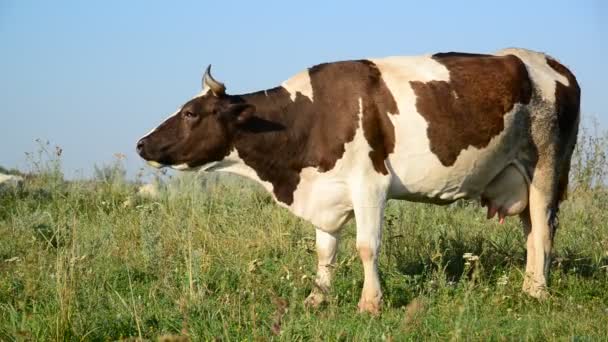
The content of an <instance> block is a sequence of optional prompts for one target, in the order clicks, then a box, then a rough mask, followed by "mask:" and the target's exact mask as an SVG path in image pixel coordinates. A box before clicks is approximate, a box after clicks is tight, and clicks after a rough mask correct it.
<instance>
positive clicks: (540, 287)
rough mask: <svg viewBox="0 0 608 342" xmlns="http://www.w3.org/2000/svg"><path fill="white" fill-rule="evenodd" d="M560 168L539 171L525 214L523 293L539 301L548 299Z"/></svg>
mask: <svg viewBox="0 0 608 342" xmlns="http://www.w3.org/2000/svg"><path fill="white" fill-rule="evenodd" d="M558 170H559V169H558V168H556V167H546V168H538V169H537V170H536V171H535V172H534V176H533V180H532V184H531V185H530V195H529V196H530V200H529V208H528V209H529V210H527V211H525V212H524V213H522V222H523V224H524V233H525V234H526V239H527V241H526V249H527V260H526V274H525V278H524V283H523V291H524V292H526V293H528V294H529V295H531V296H532V297H536V298H544V297H546V296H547V281H548V278H549V267H550V264H551V249H552V246H553V237H554V234H555V231H556V229H557V223H558V222H557V211H558V205H559V202H558V198H557V196H558V194H557V181H558V177H559V176H558Z"/></svg>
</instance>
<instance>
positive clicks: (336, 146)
mask: <svg viewBox="0 0 608 342" xmlns="http://www.w3.org/2000/svg"><path fill="white" fill-rule="evenodd" d="M579 103H580V88H579V86H578V83H577V81H576V78H575V76H574V75H573V74H572V73H571V72H570V71H569V69H567V68H566V67H565V66H564V65H562V64H561V63H560V62H558V61H557V60H556V59H554V58H552V57H550V56H548V55H546V54H544V53H539V52H535V51H530V50H526V49H518V48H509V49H504V50H500V51H498V52H496V53H493V54H469V53H458V52H448V53H436V54H428V55H422V56H402V57H387V58H378V59H362V60H351V61H340V62H332V63H324V64H319V65H316V66H313V67H311V68H308V69H307V70H305V71H303V72H301V73H298V74H296V75H295V76H293V77H292V78H290V79H288V80H287V81H285V82H283V83H282V84H281V85H280V86H277V87H274V88H271V89H267V90H262V91H257V92H252V93H248V94H243V95H229V94H228V93H226V87H225V85H224V84H223V83H221V82H219V81H217V80H216V79H215V78H213V76H211V73H210V66H209V67H208V68H207V70H206V72H205V74H204V76H203V91H202V92H201V93H200V94H199V95H198V96H196V97H194V98H193V99H191V100H189V101H187V102H186V103H185V104H184V105H182V106H181V107H180V108H179V109H178V110H177V111H176V112H175V113H174V114H173V115H172V116H170V117H169V118H168V119H166V120H165V121H164V122H162V123H161V124H160V125H159V126H158V127H156V128H155V129H153V130H152V131H151V132H150V133H149V134H147V135H146V136H144V137H143V138H141V139H140V140H139V141H138V142H137V152H138V153H139V155H140V156H141V157H142V158H143V159H145V160H146V161H147V162H148V163H149V164H150V165H152V166H154V167H171V168H173V169H177V170H201V171H224V172H231V173H235V174H238V175H242V176H245V177H248V178H251V179H253V180H255V181H257V182H258V183H260V184H262V186H263V187H264V188H265V189H266V190H267V191H268V192H270V193H271V194H272V196H273V198H274V199H275V200H276V202H278V204H279V205H281V206H283V207H285V208H287V209H288V210H289V211H291V212H292V213H293V214H295V215H297V216H298V217H300V218H302V219H304V220H307V221H309V222H310V223H312V224H313V225H314V227H315V229H316V250H317V254H318V266H317V275H316V279H315V286H314V287H313V290H312V291H311V293H310V295H309V296H308V297H307V298H306V300H305V304H307V305H309V306H312V307H317V306H318V305H319V304H321V303H322V302H324V301H325V300H326V296H327V293H328V291H329V290H330V286H331V278H332V274H331V273H332V272H331V270H332V265H333V264H334V263H335V261H336V248H337V246H338V239H339V233H340V229H341V227H342V226H344V224H345V223H346V222H347V221H349V219H351V218H352V217H354V218H355V223H356V248H357V250H358V253H359V256H360V259H361V262H362V264H363V271H364V282H363V289H362V293H361V297H360V301H359V304H358V309H359V311H360V312H370V313H374V314H375V313H378V312H379V310H380V308H381V298H382V290H381V288H380V281H379V277H378V266H377V260H378V251H379V249H380V241H381V235H382V219H383V210H384V208H385V205H386V202H387V200H389V199H401V200H407V201H414V202H427V203H435V204H449V203H452V202H454V201H457V200H459V199H471V200H478V201H480V202H481V205H482V206H485V207H487V216H488V218H492V217H494V216H498V219H499V220H500V222H503V221H504V219H505V217H507V216H514V215H519V217H520V219H521V222H522V224H523V230H524V234H525V236H526V239H527V242H526V247H527V261H526V271H525V277H524V282H523V291H524V292H526V293H528V294H530V295H531V296H532V297H537V298H543V297H545V296H547V294H548V292H547V278H548V274H549V265H550V254H551V248H552V244H553V238H554V235H555V231H556V229H557V213H558V208H559V205H560V202H561V201H562V200H564V199H565V197H566V188H567V185H568V173H569V169H570V159H571V156H572V153H573V149H574V146H575V143H576V139H577V134H578V126H579V121H580V115H579Z"/></svg>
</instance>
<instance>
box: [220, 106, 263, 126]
mask: <svg viewBox="0 0 608 342" xmlns="http://www.w3.org/2000/svg"><path fill="white" fill-rule="evenodd" d="M254 113H255V106H254V105H251V104H248V103H235V104H231V105H229V106H228V108H227V109H226V110H225V111H224V112H223V113H222V116H223V118H224V119H227V120H231V121H234V122H236V123H237V124H239V125H241V124H244V123H246V122H247V121H249V119H251V118H252V117H253V114H254Z"/></svg>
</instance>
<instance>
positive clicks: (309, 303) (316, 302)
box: [304, 290, 327, 309]
mask: <svg viewBox="0 0 608 342" xmlns="http://www.w3.org/2000/svg"><path fill="white" fill-rule="evenodd" d="M326 301H327V299H326V298H325V294H324V293H321V292H318V291H314V290H313V291H312V292H311V293H310V294H309V295H308V297H306V300H304V306H305V307H307V308H309V309H317V308H319V307H320V306H321V305H322V304H323V303H325V302H326Z"/></svg>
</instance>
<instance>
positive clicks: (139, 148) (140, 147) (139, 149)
mask: <svg viewBox="0 0 608 342" xmlns="http://www.w3.org/2000/svg"><path fill="white" fill-rule="evenodd" d="M143 150H144V140H143V139H142V140H140V141H138V142H137V153H139V154H141V152H142V151H143Z"/></svg>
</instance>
